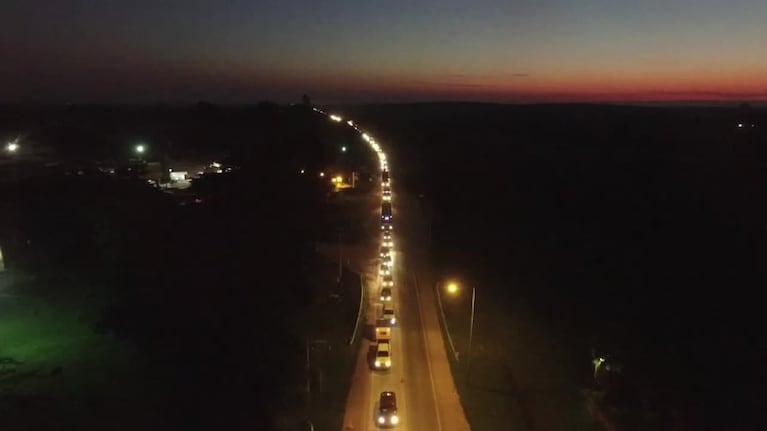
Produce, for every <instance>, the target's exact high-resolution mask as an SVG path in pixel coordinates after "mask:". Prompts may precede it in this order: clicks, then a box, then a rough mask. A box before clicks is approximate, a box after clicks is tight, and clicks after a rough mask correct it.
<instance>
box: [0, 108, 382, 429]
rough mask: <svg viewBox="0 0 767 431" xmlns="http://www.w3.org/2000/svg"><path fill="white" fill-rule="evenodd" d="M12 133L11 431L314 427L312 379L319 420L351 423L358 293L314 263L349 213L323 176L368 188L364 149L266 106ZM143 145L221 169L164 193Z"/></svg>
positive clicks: (6, 409) (1, 422)
mask: <svg viewBox="0 0 767 431" xmlns="http://www.w3.org/2000/svg"><path fill="white" fill-rule="evenodd" d="M0 124H1V125H2V130H3V133H5V134H7V135H9V136H10V135H15V134H16V133H19V134H21V135H22V136H23V138H22V140H21V142H22V144H21V145H23V146H24V147H23V149H24V153H19V155H18V156H16V155H13V156H8V155H4V158H3V160H2V166H0V168H2V173H3V176H2V180H3V182H2V184H1V185H0V186H1V187H2V189H1V190H0V196H2V200H1V201H0V217H1V220H0V246H2V252H3V258H4V259H3V260H4V267H5V268H4V271H3V272H2V273H0V310H1V312H0V360H2V362H0V429H3V430H16V429H19V430H26V429H139V428H140V429H183V428H186V429H201V428H203V427H205V428H212V429H290V430H296V429H306V426H307V422H306V418H307V410H306V409H307V408H308V402H307V394H306V388H307V381H309V382H310V383H311V382H313V383H312V387H317V379H321V380H320V384H319V385H320V386H319V387H320V388H323V392H324V393H323V394H314V393H312V394H311V398H312V399H311V401H312V402H311V409H312V411H313V412H316V415H312V416H313V418H314V419H315V421H316V423H317V424H318V425H321V426H322V427H325V428H338V427H340V423H341V419H342V415H343V405H344V403H345V396H346V393H347V391H348V385H349V378H350V376H351V366H352V365H353V359H354V358H355V356H354V353H355V352H356V350H354V346H352V347H350V346H349V345H348V344H349V335H350V334H351V332H352V330H353V327H354V324H355V321H356V316H357V311H358V306H359V303H360V298H359V292H360V289H359V286H360V283H359V278H358V277H357V276H356V275H355V274H352V273H350V272H349V271H344V273H343V277H342V278H341V280H340V281H339V280H338V279H337V278H336V277H337V274H336V273H337V271H336V263H335V262H333V261H331V260H329V259H327V258H326V257H323V256H321V255H320V254H319V253H318V252H317V250H318V249H319V245H320V244H321V243H323V242H328V241H335V240H336V238H337V231H338V229H339V228H340V227H343V226H344V225H345V223H347V219H348V217H346V215H345V214H343V213H342V209H341V207H339V206H338V205H336V204H334V202H335V201H337V200H338V198H337V197H334V196H333V195H334V193H335V192H334V191H333V188H332V184H331V182H330V178H329V177H327V178H326V177H321V176H320V175H319V173H320V172H321V171H323V170H324V169H332V170H333V171H332V172H347V174H348V172H349V170H350V169H354V170H356V171H357V172H358V173H359V174H360V176H362V177H363V178H364V175H365V172H366V169H368V165H369V164H370V161H371V158H370V155H368V154H367V152H363V151H362V150H363V146H362V145H363V142H360V140H359V139H358V138H357V139H355V138H356V136H355V135H353V134H349V133H346V130H345V129H343V130H342V129H341V128H339V127H336V126H335V125H333V124H331V123H330V121H329V120H327V118H325V117H324V116H321V115H319V114H317V113H315V112H313V111H312V110H311V109H310V108H309V107H295V108H287V107H279V106H276V105H272V104H261V105H259V106H255V107H242V108H237V109H233V108H221V107H215V106H210V105H205V104H202V105H198V106H196V107H193V108H183V109H181V108H179V109H170V108H97V107H85V108H77V107H69V108H56V109H42V108H41V109H27V110H22V111H21V112H19V111H15V110H10V109H9V110H7V111H4V115H3V117H2V118H0ZM22 132H23V133H22ZM139 138H140V139H141V142H145V145H146V147H147V151H146V152H145V153H144V154H142V155H141V157H144V158H146V159H148V162H149V164H151V163H152V162H153V161H154V160H158V159H159V160H162V159H165V160H164V161H163V162H162V163H168V166H171V167H173V164H174V163H175V162H174V160H178V159H185V158H186V159H195V158H196V157H199V155H200V154H207V153H213V152H216V151H217V152H218V153H223V154H224V155H225V159H219V161H220V162H222V164H221V168H222V169H220V170H221V172H220V173H218V172H217V171H213V172H212V173H205V174H204V175H202V176H201V177H200V178H199V179H196V180H194V181H193V182H192V184H191V187H189V188H186V189H183V190H170V189H169V190H162V189H158V188H157V187H155V186H154V185H153V184H152V183H150V182H148V181H147V179H146V178H145V177H142V174H140V173H137V172H136V171H134V170H130V169H134V168H136V169H137V170H138V168H140V167H142V166H144V165H143V164H142V163H139V162H142V161H140V160H139V161H137V160H132V161H130V162H129V161H128V160H127V159H128V158H129V157H131V156H130V153H131V151H132V149H133V146H134V144H135V142H137V139H139ZM341 145H345V146H347V147H348V149H347V151H344V152H341V151H339V147H340V146H341ZM149 148H151V150H150V149H149ZM365 155H367V157H368V158H365V157H366V156H365ZM202 160H204V161H205V163H209V162H210V161H211V160H205V159H202ZM105 166H106V167H112V168H110V169H112V170H111V171H110V170H109V169H104V167H105ZM137 167H138V168H137ZM128 168H130V169H128ZM329 172H330V171H329ZM367 184H371V183H370V182H368V183H367ZM362 186H365V184H362ZM355 192H356V193H360V192H364V190H360V189H359V188H358V189H357V190H355ZM350 231H351V230H350ZM315 340H323V343H324V344H322V345H318V344H316V343H315ZM331 348H332V350H331ZM307 362H311V364H310V365H309V366H307V365H308V364H307Z"/></svg>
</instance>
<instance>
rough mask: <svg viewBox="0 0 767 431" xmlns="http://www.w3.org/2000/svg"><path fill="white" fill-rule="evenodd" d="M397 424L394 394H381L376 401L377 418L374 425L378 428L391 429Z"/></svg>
mask: <svg viewBox="0 0 767 431" xmlns="http://www.w3.org/2000/svg"><path fill="white" fill-rule="evenodd" d="M398 423H399V416H397V396H396V395H395V394H394V392H391V391H385V392H381V396H380V397H379V399H378V417H377V418H376V424H377V425H378V426H379V427H393V426H396V425H397V424H398Z"/></svg>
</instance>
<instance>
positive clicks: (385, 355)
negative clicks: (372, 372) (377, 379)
mask: <svg viewBox="0 0 767 431" xmlns="http://www.w3.org/2000/svg"><path fill="white" fill-rule="evenodd" d="M373 367H374V368H375V369H377V370H388V369H389V368H391V344H390V343H389V342H388V341H387V342H379V343H378V345H377V346H376V357H375V361H374V362H373Z"/></svg>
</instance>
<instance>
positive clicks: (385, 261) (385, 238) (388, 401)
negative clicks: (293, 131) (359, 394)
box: [372, 141, 399, 427]
mask: <svg viewBox="0 0 767 431" xmlns="http://www.w3.org/2000/svg"><path fill="white" fill-rule="evenodd" d="M374 143H375V141H373V144H374ZM376 147H377V146H374V147H373V149H374V150H376V153H378V158H379V159H380V162H381V188H382V190H381V195H382V202H381V248H380V249H379V252H378V257H379V259H380V262H379V263H380V265H379V269H378V275H379V279H380V288H379V295H378V299H379V300H380V302H381V314H380V315H379V316H378V318H377V319H376V328H375V341H374V343H375V356H374V358H373V363H372V368H373V370H377V371H381V370H383V371H386V370H389V369H391V364H392V356H391V355H392V349H391V339H392V328H393V327H394V326H396V324H397V317H396V314H395V312H394V305H393V301H392V299H393V296H394V290H395V289H394V274H393V272H394V261H393V259H394V256H393V250H394V240H393V239H392V231H393V230H394V227H393V223H394V214H393V212H392V202H391V201H392V193H391V178H390V175H389V167H388V164H387V161H386V155H385V154H384V152H383V151H381V150H380V148H376ZM375 420H376V425H378V426H379V427H393V426H396V425H397V424H398V423H399V416H398V415H397V395H396V394H395V393H394V391H384V392H381V394H380V396H379V399H378V406H377V415H376V419H375Z"/></svg>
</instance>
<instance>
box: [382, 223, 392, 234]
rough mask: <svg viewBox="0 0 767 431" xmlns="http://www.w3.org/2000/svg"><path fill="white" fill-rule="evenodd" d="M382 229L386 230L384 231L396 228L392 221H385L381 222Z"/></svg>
mask: <svg viewBox="0 0 767 431" xmlns="http://www.w3.org/2000/svg"><path fill="white" fill-rule="evenodd" d="M381 230H382V231H384V232H386V231H389V232H391V231H392V230H394V228H393V227H392V225H391V223H390V222H388V223H386V222H385V223H381Z"/></svg>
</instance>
